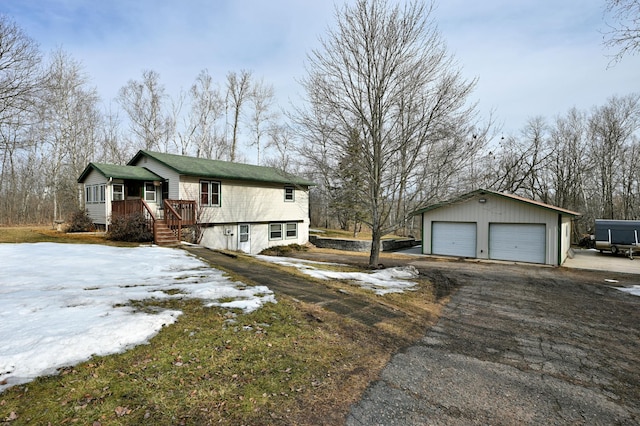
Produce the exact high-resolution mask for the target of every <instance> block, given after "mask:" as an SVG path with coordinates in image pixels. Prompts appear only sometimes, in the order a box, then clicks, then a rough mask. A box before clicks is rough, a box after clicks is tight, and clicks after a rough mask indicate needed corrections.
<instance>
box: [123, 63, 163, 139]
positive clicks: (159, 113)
mask: <svg viewBox="0 0 640 426" xmlns="http://www.w3.org/2000/svg"><path fill="white" fill-rule="evenodd" d="M166 99H167V95H166V94H165V89H164V86H163V85H162V84H160V75H159V74H158V73H157V72H155V71H151V70H145V71H143V72H142V81H137V80H129V81H128V82H127V84H126V85H125V86H123V87H122V88H121V89H120V92H119V93H118V98H117V101H118V103H119V104H120V106H121V107H122V108H123V109H124V111H125V112H126V113H127V116H128V118H129V129H130V130H131V133H132V134H133V135H134V136H135V139H137V141H136V142H137V146H139V147H141V148H144V149H157V150H160V149H162V148H164V149H165V151H166V150H167V146H168V143H169V139H170V138H171V136H172V132H173V128H172V123H173V122H172V119H171V116H170V114H168V113H167V112H166V111H165V104H164V102H165V101H166Z"/></svg>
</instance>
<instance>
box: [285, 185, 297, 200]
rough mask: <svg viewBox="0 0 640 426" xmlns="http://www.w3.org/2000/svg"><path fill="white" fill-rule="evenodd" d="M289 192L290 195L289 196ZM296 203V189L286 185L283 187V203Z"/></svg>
mask: <svg viewBox="0 0 640 426" xmlns="http://www.w3.org/2000/svg"><path fill="white" fill-rule="evenodd" d="M289 192H290V194H289ZM295 201H296V188H295V186H292V185H287V186H285V187H284V202H285V203H295Z"/></svg>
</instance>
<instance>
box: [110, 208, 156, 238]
mask: <svg viewBox="0 0 640 426" xmlns="http://www.w3.org/2000/svg"><path fill="white" fill-rule="evenodd" d="M107 239H109V240H114V241H129V242H135V243H142V242H149V241H153V230H152V229H150V228H149V225H148V223H147V219H146V218H145V217H144V215H143V214H142V213H132V214H130V215H127V216H116V217H113V218H112V219H111V227H110V228H109V232H108V233H107Z"/></svg>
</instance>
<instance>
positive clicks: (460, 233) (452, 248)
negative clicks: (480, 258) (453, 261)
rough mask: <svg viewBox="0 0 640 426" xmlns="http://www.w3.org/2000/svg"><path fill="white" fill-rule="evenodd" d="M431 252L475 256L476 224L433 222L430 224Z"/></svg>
mask: <svg viewBox="0 0 640 426" xmlns="http://www.w3.org/2000/svg"><path fill="white" fill-rule="evenodd" d="M431 253H433V254H443V255H447V256H461V257H476V224H475V223H466V222H433V223H432V225H431Z"/></svg>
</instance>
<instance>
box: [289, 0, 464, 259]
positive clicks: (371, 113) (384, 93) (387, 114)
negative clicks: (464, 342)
mask: <svg viewBox="0 0 640 426" xmlns="http://www.w3.org/2000/svg"><path fill="white" fill-rule="evenodd" d="M432 11H433V4H431V3H427V4H425V3H424V2H422V1H417V0H413V1H409V2H406V3H403V4H395V2H394V4H393V5H392V4H390V3H389V2H388V1H386V0H358V1H356V2H355V3H353V4H348V5H345V6H343V7H342V9H338V10H337V11H336V16H337V19H338V21H337V25H336V28H335V29H332V30H329V32H328V34H327V36H326V38H324V39H322V40H321V47H320V48H319V49H316V50H313V51H312V52H311V53H310V54H309V57H308V66H307V69H308V74H309V75H308V76H307V77H306V78H305V79H303V81H302V84H303V86H304V88H305V90H306V93H307V97H308V100H309V103H311V104H317V105H314V106H312V107H310V108H309V109H307V110H302V111H300V113H301V115H303V116H308V115H312V114H313V110H314V109H315V110H322V112H323V113H325V114H327V117H328V121H329V125H330V126H331V127H332V128H333V129H334V132H333V134H332V137H331V140H330V150H331V154H332V156H333V157H334V158H340V157H341V155H340V154H341V153H344V152H347V151H348V148H349V143H350V141H351V140H352V139H350V138H351V136H352V132H353V131H354V129H355V130H356V131H357V133H358V137H359V140H360V141H361V144H362V146H361V149H360V150H359V151H360V152H361V153H362V154H361V155H362V158H361V161H360V162H359V163H360V164H361V166H362V168H363V170H362V172H363V177H364V179H365V180H366V182H367V184H366V185H363V186H362V188H361V191H362V193H363V199H366V203H367V210H368V214H367V217H368V223H367V224H368V226H369V227H370V228H371V231H372V248H371V253H370V256H369V263H370V265H372V266H373V265H377V264H378V259H379V254H380V242H381V239H382V236H383V234H384V233H385V232H386V231H388V230H390V229H392V228H394V227H396V226H397V223H391V222H390V218H391V215H392V212H394V211H395V209H396V207H397V205H398V203H399V202H401V204H402V205H417V203H419V202H420V201H421V199H420V198H422V197H423V196H424V195H425V194H428V193H429V191H428V189H427V190H416V188H420V189H422V188H424V182H423V180H422V179H423V177H424V174H425V172H426V170H428V167H426V166H427V165H429V164H431V163H433V162H438V163H442V162H443V161H452V160H454V159H457V158H459V157H460V156H459V155H457V154H455V153H454V151H453V149H454V148H455V144H454V143H448V144H443V145H441V149H440V150H437V151H436V152H437V154H438V155H439V158H432V157H430V156H429V148H430V147H432V146H434V144H437V143H438V141H441V140H443V139H446V140H447V141H456V140H460V138H462V132H463V131H464V129H469V128H470V126H469V123H470V121H471V120H472V119H473V118H474V117H475V109H474V106H473V105H471V106H470V105H469V104H468V100H469V95H470V94H471V93H472V90H473V88H474V86H475V81H466V80H464V79H463V78H462V76H461V73H460V71H459V70H458V69H457V68H456V64H455V62H454V61H453V59H452V57H451V56H450V55H449V54H448V53H447V51H446V48H445V45H444V42H443V40H442V37H441V35H440V33H439V31H438V30H437V28H436V25H435V22H434V21H433V18H432ZM305 121H308V120H306V119H305V118H304V117H303V118H302V119H301V120H300V122H305ZM466 136H468V138H471V135H466ZM468 138H466V137H465V139H467V140H469V139H468ZM333 166H334V167H337V164H334V165H333Z"/></svg>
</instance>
